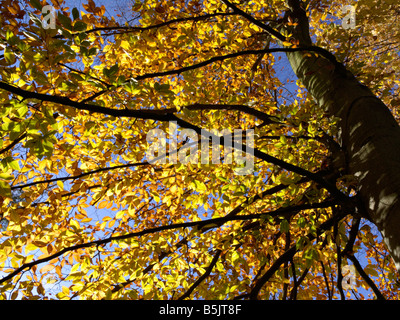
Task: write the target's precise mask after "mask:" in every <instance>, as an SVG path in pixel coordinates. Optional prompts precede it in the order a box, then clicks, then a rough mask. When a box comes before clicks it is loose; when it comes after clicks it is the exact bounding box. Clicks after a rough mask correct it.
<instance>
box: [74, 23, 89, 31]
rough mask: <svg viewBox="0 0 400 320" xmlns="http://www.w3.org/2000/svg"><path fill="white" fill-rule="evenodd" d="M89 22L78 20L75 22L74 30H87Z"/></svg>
mask: <svg viewBox="0 0 400 320" xmlns="http://www.w3.org/2000/svg"><path fill="white" fill-rule="evenodd" d="M86 28H87V24H86V23H84V22H82V21H76V22H75V23H74V28H73V31H75V32H80V31H86Z"/></svg>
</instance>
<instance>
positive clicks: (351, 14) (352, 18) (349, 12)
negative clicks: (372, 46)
mask: <svg viewBox="0 0 400 320" xmlns="http://www.w3.org/2000/svg"><path fill="white" fill-rule="evenodd" d="M342 14H344V15H345V16H344V17H343V19H342V28H343V29H354V28H355V27H356V8H355V6H351V5H347V6H343V7H342Z"/></svg>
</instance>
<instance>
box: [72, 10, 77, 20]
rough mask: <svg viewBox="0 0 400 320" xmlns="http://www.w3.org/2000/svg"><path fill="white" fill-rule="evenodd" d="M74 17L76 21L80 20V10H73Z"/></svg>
mask: <svg viewBox="0 0 400 320" xmlns="http://www.w3.org/2000/svg"><path fill="white" fill-rule="evenodd" d="M72 17H73V18H74V20H77V19H79V10H78V9H77V8H73V9H72Z"/></svg>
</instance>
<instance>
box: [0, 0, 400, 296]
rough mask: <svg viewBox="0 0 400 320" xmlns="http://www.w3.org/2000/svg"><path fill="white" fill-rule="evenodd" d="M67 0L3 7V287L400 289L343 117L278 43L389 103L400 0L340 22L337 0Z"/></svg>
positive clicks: (395, 87) (67, 290) (352, 292)
mask: <svg viewBox="0 0 400 320" xmlns="http://www.w3.org/2000/svg"><path fill="white" fill-rule="evenodd" d="M72 2H73V1H65V0H64V1H63V0H51V2H50V1H49V2H48V3H46V2H45V1H41V0H30V1H18V0H4V1H3V3H2V4H3V5H2V7H1V8H0V12H1V14H0V26H1V28H0V46H1V48H0V49H1V50H2V51H1V53H0V78H1V79H0V97H1V99H0V104H1V106H0V117H1V127H0V135H1V137H2V139H1V140H0V158H1V162H0V206H1V211H0V218H1V233H0V283H1V286H0V296H1V298H3V299H78V298H79V299H174V300H175V299H282V300H289V299H291V300H295V299H397V298H398V292H397V290H398V286H399V282H398V281H397V279H398V278H397V277H398V273H397V270H396V267H395V264H394V263H393V261H392V258H391V255H390V254H389V252H388V250H387V247H386V245H385V243H384V242H383V240H382V236H381V234H380V232H379V231H378V229H377V227H376V225H375V223H374V222H373V221H372V219H371V217H370V215H369V213H368V212H366V211H365V210H363V208H362V206H360V205H359V203H360V200H359V192H358V190H359V189H358V179H357V177H356V176H355V175H354V174H352V172H351V171H349V169H348V164H347V163H346V155H345V152H344V150H343V145H342V144H341V141H340V138H339V136H340V134H341V133H340V132H339V131H340V130H339V126H338V122H339V121H340V118H339V117H336V116H334V115H332V114H329V112H327V105H329V101H326V103H323V104H321V100H320V99H318V97H315V96H312V94H311V93H310V90H307V88H306V85H305V84H304V83H303V82H302V81H301V79H298V78H297V76H296V75H295V73H294V72H293V69H292V66H291V64H290V63H289V62H288V59H287V57H286V55H289V54H294V53H299V52H301V53H302V55H304V56H315V57H321V58H322V59H325V60H326V61H328V62H329V64H327V65H326V66H324V67H321V68H320V69H321V70H322V71H321V72H325V71H326V74H327V76H329V72H331V70H332V69H331V68H336V67H337V68H343V70H345V72H349V73H351V74H352V75H354V77H355V78H356V79H357V80H358V81H359V82H360V83H361V84H363V85H364V86H366V87H368V88H369V89H370V90H371V91H372V92H373V93H374V94H375V96H376V97H377V98H379V99H380V100H381V101H382V102H383V103H384V104H385V105H386V106H387V108H389V110H390V111H391V113H392V115H393V116H394V118H395V119H396V121H398V120H399V108H398V107H399V102H400V100H399V98H398V95H399V73H400V68H399V49H398V48H399V44H400V27H399V26H400V23H399V18H400V6H399V5H398V4H397V1H394V0H393V1H392V0H361V1H357V3H356V4H355V5H354V7H355V18H356V25H355V26H354V27H353V28H344V27H343V25H342V20H343V19H346V17H347V16H346V15H348V14H349V13H348V12H346V11H343V10H342V8H343V7H344V6H346V5H351V4H352V3H351V2H350V1H346V0H337V1H315V0H309V1H303V2H301V1H283V0H274V1H264V0H254V1H234V0H231V1H227V0H203V1H199V0H186V1H184V0H170V1H166V0H162V1H160V0H157V1H155V0H154V1H152V0H136V1H133V0H132V1H125V2H124V3H121V6H120V9H121V11H114V10H111V9H110V10H109V9H108V7H107V6H105V5H102V4H99V3H96V1H94V0H88V1H83V2H82V6H81V7H79V6H76V7H74V6H71V5H70V3H72ZM46 5H50V7H48V10H44V9H46V8H45V7H44V6H46ZM296 6H299V7H296ZM293 8H298V10H300V9H301V10H304V11H305V12H306V13H307V17H308V24H309V30H307V32H309V33H310V38H311V40H312V42H313V43H312V45H308V46H304V45H302V39H299V38H298V37H297V36H296V34H295V33H294V31H293V30H294V29H293V28H296V27H299V26H301V27H302V26H303V25H302V24H300V22H299V21H296V20H294V19H292V17H291V14H290V13H288V12H290V10H292V11H293V10H294V9H293ZM378 9H379V10H378ZM52 22H53V23H54V25H52ZM292 65H293V64H292ZM332 66H333V67H332ZM323 68H325V69H326V70H325V69H323ZM338 70H339V69H338ZM340 70H341V69H340ZM310 75H311V74H310ZM318 85H319V83H316V86H317V87H318ZM321 86H322V84H321ZM150 133H156V134H154V135H151V134H150ZM233 134H235V135H234V136H233ZM221 135H224V136H223V137H221ZM232 140H233V141H234V142H235V144H234V146H233V148H226V146H227V145H226V142H232ZM252 140H253V141H252ZM204 142H206V143H204ZM209 142H210V147H209V148H208V149H207V148H202V143H204V146H207V147H208V143H209ZM211 143H213V147H211ZM155 147H156V148H155ZM157 150H158V151H157ZM149 151H153V153H151V152H149ZM162 151H165V153H164V157H163V152H162ZM246 152H247V157H245V153H246ZM201 153H203V154H202V155H205V158H207V159H208V161H203V159H202V158H201V157H200V154H201ZM151 154H153V155H154V156H155V157H157V156H158V158H157V159H158V161H154V160H155V159H152V158H151V157H150V155H151ZM157 159H156V160H157ZM250 160H252V161H250ZM249 164H250V165H251V166H250V170H249V168H248V167H247V166H248V165H249ZM244 168H245V169H246V170H242V169H244ZM371 170H374V168H371ZM399 170H400V169H399ZM399 232H400V231H399ZM343 279H344V280H345V281H343ZM349 279H351V281H350V280H349ZM347 280H349V281H347ZM348 282H349V283H348Z"/></svg>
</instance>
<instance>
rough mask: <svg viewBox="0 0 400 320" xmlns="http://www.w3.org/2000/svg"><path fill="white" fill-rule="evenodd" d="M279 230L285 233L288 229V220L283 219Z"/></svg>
mask: <svg viewBox="0 0 400 320" xmlns="http://www.w3.org/2000/svg"><path fill="white" fill-rule="evenodd" d="M280 231H281V232H282V233H286V232H288V231H289V222H288V221H287V220H286V219H283V220H282V221H281V224H280Z"/></svg>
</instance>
